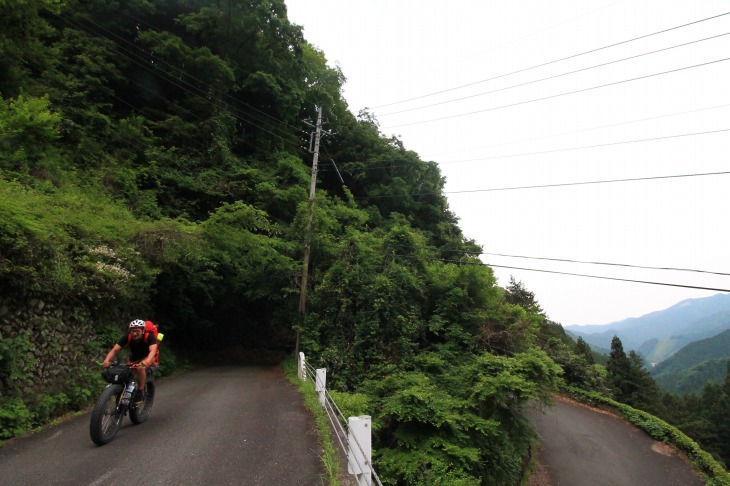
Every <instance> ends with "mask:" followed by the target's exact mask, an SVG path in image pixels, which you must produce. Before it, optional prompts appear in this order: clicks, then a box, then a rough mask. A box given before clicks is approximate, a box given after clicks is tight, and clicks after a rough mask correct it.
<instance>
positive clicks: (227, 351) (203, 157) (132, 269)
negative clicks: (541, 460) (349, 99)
mask: <svg viewBox="0 0 730 486" xmlns="http://www.w3.org/2000/svg"><path fill="white" fill-rule="evenodd" d="M0 49H1V50H2V52H1V54H2V55H1V56H0V95H1V96H2V99H1V100H0V147H1V152H0V170H1V171H2V172H1V178H0V257H1V259H0V261H1V262H2V263H1V264H0V276H1V277H2V279H1V280H0V286H1V288H0V291H1V295H2V296H3V302H2V308H1V309H0V318H1V319H2V324H3V326H2V345H1V346H0V357H1V360H0V378H1V379H2V387H3V388H2V397H1V398H0V425H1V429H2V436H3V437H9V436H11V435H12V434H13V433H14V432H16V431H21V430H23V429H24V428H27V427H28V426H30V425H32V424H33V423H38V422H41V421H43V420H44V419H47V418H48V417H51V416H54V415H55V414H57V413H60V412H62V411H64V410H67V409H71V408H73V407H78V406H83V405H84V404H85V403H88V401H89V400H90V399H91V395H92V391H91V390H94V389H98V388H96V387H98V385H99V383H98V377H97V375H96V371H95V370H96V368H95V367H94V364H93V363H94V362H95V360H98V359H99V358H100V357H101V356H103V353H104V352H105V350H106V348H107V347H108V346H109V345H110V344H111V342H112V340H113V339H114V338H115V336H116V335H117V333H118V332H119V330H120V329H121V326H124V324H125V323H126V322H128V321H129V319H131V318H134V317H145V318H151V319H153V320H156V321H157V322H159V323H160V325H161V327H162V328H163V329H164V330H165V331H166V335H167V336H168V338H167V339H169V341H167V339H166V342H169V344H168V345H166V346H169V351H168V353H167V355H168V356H169V355H170V354H172V351H173V350H174V351H176V352H177V353H181V352H183V353H185V352H195V353H197V355H200V354H201V353H202V352H208V354H211V353H212V355H213V356H217V357H219V358H221V359H222V358H223V357H225V356H230V355H231V354H234V353H232V352H231V350H233V351H236V350H238V352H239V353H238V354H245V350H251V349H256V350H262V349H265V350H268V351H274V352H277V351H278V352H280V353H282V354H283V353H291V352H292V351H293V349H294V346H295V339H296V332H297V331H299V332H300V333H301V346H302V349H303V350H305V351H306V352H307V354H308V355H309V356H311V357H312V359H314V360H315V361H316V363H317V364H318V365H322V366H326V367H327V368H328V369H329V370H330V373H331V376H332V385H333V386H334V387H337V388H339V389H340V390H349V391H352V392H359V393H362V394H364V396H366V397H368V398H367V402H368V403H367V411H368V413H371V414H373V416H374V423H375V424H376V426H377V430H376V441H377V442H376V444H377V447H376V450H377V451H378V459H377V460H378V464H379V471H380V473H381V474H382V475H383V477H387V478H390V481H397V482H398V483H402V484H418V483H423V482H424V480H425V479H424V478H428V481H432V482H436V483H441V484H443V483H451V484H453V483H454V482H459V481H461V482H462V484H512V483H514V481H515V479H516V478H517V477H518V476H519V475H520V474H521V473H522V462H521V461H520V460H519V459H516V458H520V457H523V456H526V454H527V451H528V448H529V445H530V441H531V434H530V431H529V427H528V425H527V422H526V421H525V420H524V419H523V417H522V415H521V412H520V408H521V406H522V405H524V404H525V403H527V402H528V401H529V400H532V399H541V398H546V397H547V394H548V393H549V392H551V391H553V390H554V389H555V386H556V384H557V380H558V377H559V374H560V369H559V368H558V366H557V365H555V364H554V362H553V361H552V360H550V359H549V358H548V357H547V355H546V354H545V353H544V352H543V351H541V350H540V349H539V348H538V347H537V346H536V344H537V339H538V333H539V329H540V326H541V323H542V322H543V321H544V317H542V316H540V315H538V314H536V313H534V312H530V311H529V310H526V309H525V308H524V307H522V306H521V305H520V304H519V303H513V302H510V299H509V298H508V296H509V292H508V291H505V290H504V289H502V288H500V287H498V286H497V285H496V283H495V279H494V276H493V274H492V272H491V270H490V269H489V268H488V267H486V266H484V265H483V264H481V263H480V262H479V260H478V259H477V258H476V257H477V255H478V253H479V252H480V248H478V247H477V245H475V244H474V243H473V242H472V241H470V240H468V239H467V238H465V237H464V235H462V232H461V230H460V228H459V226H458V224H457V218H456V217H455V215H454V214H452V213H451V212H450V211H449V209H448V206H447V202H446V199H445V197H444V195H443V193H442V189H443V184H444V181H443V178H442V177H441V174H440V172H439V169H438V166H437V165H436V164H435V163H434V162H429V161H423V160H421V159H420V158H419V156H418V154H416V153H414V152H411V151H408V150H407V149H406V148H405V147H404V146H403V144H402V143H401V142H400V141H399V140H397V139H391V138H386V137H383V136H382V135H381V134H380V133H379V131H378V127H377V121H376V120H374V119H372V118H371V117H370V116H369V115H368V114H367V113H362V114H360V115H359V116H357V117H356V116H354V115H353V114H351V113H350V112H349V111H348V107H347V104H346V102H345V101H344V100H343V99H342V96H341V88H342V84H343V82H344V75H343V73H341V72H339V71H338V70H337V69H333V68H331V67H328V65H327V64H326V59H325V56H324V54H323V53H322V52H319V51H318V50H317V49H315V48H313V47H312V46H311V45H310V44H308V43H307V41H306V40H305V39H303V37H302V31H301V28H300V27H298V26H296V25H292V24H291V23H290V22H289V21H288V20H287V16H286V8H285V5H284V3H283V2H282V1H280V0H273V1H267V0H253V1H249V2H225V3H219V2H208V1H182V2H181V1H179V0H175V1H165V0H161V1H129V2H108V1H103V2H102V1H69V2H62V1H56V0H31V1H19V0H10V1H6V2H2V3H0ZM317 106H321V107H322V109H323V119H324V122H325V123H324V128H325V130H326V131H327V132H328V136H327V137H326V138H325V140H324V141H323V144H322V150H321V153H320V165H321V167H322V170H321V171H320V172H319V174H318V178H317V188H316V198H315V201H314V203H313V204H312V205H311V206H310V202H309V197H308V196H309V195H308V188H309V178H310V166H311V163H312V158H313V156H312V154H311V153H310V152H309V151H308V150H307V149H308V146H309V141H310V134H311V132H312V126H311V123H313V122H314V120H315V119H316V107H317ZM307 120H308V122H309V124H307V123H305V121H307ZM333 161H336V164H337V167H338V168H339V172H340V173H341V175H342V180H340V178H339V176H338V173H337V172H336V171H334V170H332V169H333V168H334V163H333ZM384 161H387V162H388V164H387V165H388V166H389V168H388V169H384V168H383V165H384V164H383V162H384ZM394 162H397V164H394ZM343 181H344V182H343ZM310 208H311V210H312V213H311V214H312V226H311V231H309V232H307V227H308V225H307V220H308V217H309V214H310ZM305 240H309V241H310V242H311V248H312V254H311V267H310V278H309V286H308V300H307V309H306V310H307V312H306V317H305V318H304V319H301V317H300V315H299V313H298V301H299V283H300V280H299V279H300V275H301V271H302V256H303V255H302V251H303V243H304V241H305ZM69 353H72V355H73V359H68V358H69ZM163 358H164V355H163ZM59 369H60V370H63V371H64V373H62V374H61V375H58V370H59ZM54 370H55V371H54ZM66 371H67V372H68V373H70V374H68V376H77V377H78V380H76V381H75V382H74V383H70V382H64V381H63V380H62V379H59V376H66V375H67V373H65V372H66ZM30 390H32V391H30Z"/></svg>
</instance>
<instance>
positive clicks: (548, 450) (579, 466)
mask: <svg viewBox="0 0 730 486" xmlns="http://www.w3.org/2000/svg"><path fill="white" fill-rule="evenodd" d="M530 417H531V420H532V422H533V424H534V425H535V426H536V428H537V430H538V433H539V435H540V442H541V445H542V450H541V451H540V455H539V457H538V461H539V462H540V464H541V465H542V466H543V468H544V470H543V474H542V477H541V479H539V480H536V481H534V482H533V484H539V485H540V486H547V485H550V486H584V485H590V486H653V485H656V486H695V485H697V486H702V485H704V484H705V483H704V481H702V480H700V478H699V477H698V476H697V475H696V474H695V473H694V472H693V471H692V469H691V468H690V467H689V465H687V464H686V463H685V462H684V461H682V460H681V459H680V458H679V457H678V456H677V455H676V454H674V453H673V451H671V450H670V449H669V448H668V447H667V446H666V445H665V444H662V443H661V442H657V441H655V440H654V439H652V438H651V437H649V436H648V435H647V434H646V433H645V432H643V431H641V430H640V429H638V428H636V427H634V426H632V425H630V424H628V423H627V422H625V421H624V420H622V419H620V418H618V417H616V416H614V415H610V414H608V413H605V412H601V411H597V410H594V409H590V408H588V407H585V406H582V405H580V404H577V403H575V402H572V401H569V400H566V399H557V400H556V403H555V407H552V408H549V409H545V410H543V411H542V412H539V411H532V412H531V413H530ZM538 474H540V473H538ZM545 476H547V477H545Z"/></svg>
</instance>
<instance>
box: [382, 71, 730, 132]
mask: <svg viewBox="0 0 730 486" xmlns="http://www.w3.org/2000/svg"><path fill="white" fill-rule="evenodd" d="M727 60H730V57H726V58H724V59H716V60H714V61H708V62H703V63H701V64H694V65H692V66H685V67H681V68H677V69H671V70H669V71H662V72H660V73H654V74H647V75H646V76H639V77H636V78H631V79H624V80H621V81H614V82H613V83H606V84H600V85H598V86H592V87H590V88H582V89H577V90H574V91H568V92H566V93H559V94H555V95H550V96H543V97H542V98H535V99H531V100H527V101H520V102H517V103H510V104H508V105H502V106H495V107H493V108H487V109H484V110H477V111H470V112H467V113H459V114H456V115H449V116H443V117H439V118H432V119H430V120H421V121H416V122H411V123H403V124H400V125H391V126H389V127H384V129H390V128H398V127H406V126H411V125H420V124H422V123H430V122H435V121H441V120H448V119H451V118H459V117H462V116H468V115H476V114H478V113H485V112H488V111H494V110H501V109H503V108H510V107H513V106H519V105H525V104H528V103H534V102H536V101H544V100H549V99H553V98H559V97H561V96H567V95H572V94H576V93H583V92H585V91H591V90H594V89H599V88H606V87H608V86H616V85H619V84H623V83H629V82H631V81H638V80H641V79H648V78H652V77H655V76H661V75H663V74H671V73H676V72H679V71H685V70H687V69H694V68H698V67H703V66H709V65H710V64H716V63H718V62H724V61H727Z"/></svg>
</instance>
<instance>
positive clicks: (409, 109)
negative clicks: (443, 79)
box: [378, 32, 730, 118]
mask: <svg viewBox="0 0 730 486" xmlns="http://www.w3.org/2000/svg"><path fill="white" fill-rule="evenodd" d="M728 34H730V32H726V33H724V34H718V35H713V36H711V37H705V38H704V39H699V40H695V41H691V42H685V43H684V44H677V45H675V46H672V47H665V48H664V49H657V50H655V51H651V52H645V53H643V54H637V55H635V56H630V57H625V58H623V59H618V60H615V61H609V62H604V63H602V64H596V65H594V66H590V67H586V68H582V69H576V70H574V71H569V72H567V73H561V74H556V75H554V76H548V77H546V78H541V79H536V80H533V81H527V82H525V83H520V84H514V85H512V86H507V87H504V88H499V89H493V90H492V91H485V92H483V93H477V94H473V95H469V96H464V97H462V98H456V99H452V100H446V101H440V102H438V103H431V104H430V105H423V106H417V107H414V108H408V109H405V110H399V111H392V112H390V113H383V114H380V115H378V118H382V117H384V116H390V115H395V114H398V113H405V112H409V111H415V110H422V109H424V108H431V107H433V106H439V105H445V104H448V103H454V102H456V101H463V100H468V99H470V98H476V97H477V96H484V95H487V94H491V93H497V92H499V91H506V90H508V89H513V88H519V87H521V86H527V85H529V84H535V83H540V82H542V81H547V80H550V79H555V78H560V77H563V76H568V75H570V74H575V73H580V72H583V71H588V70H590V69H596V68H599V67H603V66H608V65H610V64H615V63H618V62H623V61H628V60H630V59H636V58H638V57H643V56H648V55H650V54H656V53H657V52H663V51H668V50H670V49H676V48H677V47H684V46H688V45H691V44H696V43H698V42H704V41H707V40H711V39H716V38H718V37H722V36H724V35H728Z"/></svg>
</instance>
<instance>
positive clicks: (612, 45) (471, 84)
mask: <svg viewBox="0 0 730 486" xmlns="http://www.w3.org/2000/svg"><path fill="white" fill-rule="evenodd" d="M728 14H730V12H725V13H723V14H719V15H713V16H712V17H707V18H704V19H701V20H695V21H693V22H689V23H687V24H682V25H678V26H676V27H671V28H669V29H664V30H660V31H658V32H654V33H651V34H646V35H642V36H639V37H634V38H632V39H628V40H625V41H621V42H616V43H614V44H610V45H607V46H603V47H599V48H597V49H591V50H589V51H584V52H581V53H579V54H573V55H571V56H567V57H563V58H560V59H555V60H553V61H549V62H545V63H542V64H538V65H535V66H531V67H528V68H524V69H519V70H517V71H512V72H510V73H507V74H501V75H499V76H494V77H492V78H487V79H482V80H480V81H475V82H473V83H469V84H464V85H461V86H457V87H455V88H449V89H445V90H441V91H436V92H434V93H429V94H425V95H421V96H416V97H414V98H408V99H405V100H401V101H394V102H392V103H387V104H384V105H378V106H375V107H373V108H372V109H377V108H383V107H385V106H392V105H397V104H400V103H406V102H408V101H414V100H418V99H422V98H427V97H429V96H435V95H437V94H442V93H447V92H449V91H454V90H457V89H462V88H467V87H469V86H474V85H475V84H480V83H485V82H487V81H492V80H495V79H499V78H504V77H506V76H511V75H513V74H518V73H522V72H525V71H530V70H532V69H537V68H539V67H543V66H548V65H550V64H555V63H557V62H561V61H566V60H568V59H573V58H576V57H579V56H584V55H586V54H590V53H592V52H598V51H602V50H604V49H609V48H611V47H616V46H619V45H621V44H627V43H629V42H633V41H636V40H639V39H645V38H647V37H651V36H654V35H658V34H663V33H665V32H670V31H672V30H677V29H681V28H683V27H688V26H690V25H694V24H698V23H701V22H705V21H708V20H712V19H716V18H719V17H722V16H725V15H728Z"/></svg>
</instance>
